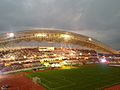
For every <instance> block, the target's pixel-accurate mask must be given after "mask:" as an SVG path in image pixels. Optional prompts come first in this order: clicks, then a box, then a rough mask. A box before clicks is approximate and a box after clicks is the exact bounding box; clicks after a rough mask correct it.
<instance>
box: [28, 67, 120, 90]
mask: <svg viewBox="0 0 120 90" xmlns="http://www.w3.org/2000/svg"><path fill="white" fill-rule="evenodd" d="M27 77H29V78H32V77H39V78H40V83H42V85H43V86H44V87H46V89H48V90H95V89H97V88H101V87H104V86H111V85H113V84H115V83H119V82H120V68H114V67H108V66H107V65H84V66H81V67H80V68H74V69H64V70H51V71H46V72H34V73H32V74H28V75H27Z"/></svg>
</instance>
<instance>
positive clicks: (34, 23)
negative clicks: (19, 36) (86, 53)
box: [0, 0, 120, 49]
mask: <svg viewBox="0 0 120 90" xmlns="http://www.w3.org/2000/svg"><path fill="white" fill-rule="evenodd" d="M32 28H59V29H65V30H66V31H72V32H76V33H79V34H83V35H87V36H90V37H93V38H95V39H97V40H99V41H101V42H104V43H106V44H108V45H110V46H112V47H113V48H114V49H120V0H0V33H4V32H15V31H21V30H24V29H32Z"/></svg>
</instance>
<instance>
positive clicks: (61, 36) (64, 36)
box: [0, 28, 118, 54]
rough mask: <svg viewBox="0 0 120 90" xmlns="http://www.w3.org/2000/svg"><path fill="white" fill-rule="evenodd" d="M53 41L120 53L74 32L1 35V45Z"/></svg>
mask: <svg viewBox="0 0 120 90" xmlns="http://www.w3.org/2000/svg"><path fill="white" fill-rule="evenodd" d="M23 40H24V41H31V40H36V41H39V42H40V41H52V42H63V43H72V44H77V45H82V46H85V47H88V48H91V49H94V50H96V51H102V52H103V53H111V54H117V53H118V52H117V51H116V50H114V49H112V48H111V47H109V46H107V45H105V44H103V43H101V42H99V41H97V40H95V39H93V38H91V37H88V36H84V35H80V34H76V33H73V32H67V31H62V30H61V29H43V28H41V29H32V30H25V31H20V32H15V33H14V35H13V34H11V37H7V36H6V34H1V35H0V45H4V44H8V43H9V42H16V41H23Z"/></svg>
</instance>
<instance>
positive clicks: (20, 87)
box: [0, 73, 45, 90]
mask: <svg viewBox="0 0 120 90" xmlns="http://www.w3.org/2000/svg"><path fill="white" fill-rule="evenodd" d="M24 75H25V73H20V74H9V75H0V87H1V86H2V85H9V86H10V89H9V90H45V89H44V87H42V86H40V85H38V84H35V83H33V82H32V80H30V79H29V78H27V77H25V76H24Z"/></svg>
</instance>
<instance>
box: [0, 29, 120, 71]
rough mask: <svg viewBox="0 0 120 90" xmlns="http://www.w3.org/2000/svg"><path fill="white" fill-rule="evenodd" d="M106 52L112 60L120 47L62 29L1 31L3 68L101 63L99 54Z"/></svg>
mask: <svg viewBox="0 0 120 90" xmlns="http://www.w3.org/2000/svg"><path fill="white" fill-rule="evenodd" d="M103 55H104V56H106V57H107V58H110V59H112V60H113V61H114V59H115V57H120V55H119V53H118V51H116V50H114V49H112V48H111V47H109V46H107V45H105V44H103V43H101V42H99V41H97V40H95V39H93V38H91V37H87V36H84V35H80V34H76V33H72V32H67V31H62V30H59V29H43V28H42V29H33V30H25V31H21V32H15V33H7V34H1V35H0V70H1V71H2V72H6V71H11V70H18V69H24V68H32V67H42V66H45V67H62V66H64V65H76V64H79V65H81V64H85V63H86V62H94V63H96V62H97V63H98V62H99V60H98V58H99V56H100V57H102V56H103ZM111 57H112V58H111ZM113 57H114V58H113ZM118 61H119V58H118Z"/></svg>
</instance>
